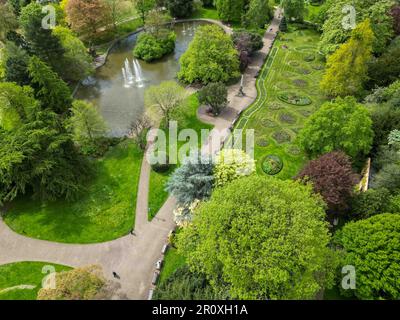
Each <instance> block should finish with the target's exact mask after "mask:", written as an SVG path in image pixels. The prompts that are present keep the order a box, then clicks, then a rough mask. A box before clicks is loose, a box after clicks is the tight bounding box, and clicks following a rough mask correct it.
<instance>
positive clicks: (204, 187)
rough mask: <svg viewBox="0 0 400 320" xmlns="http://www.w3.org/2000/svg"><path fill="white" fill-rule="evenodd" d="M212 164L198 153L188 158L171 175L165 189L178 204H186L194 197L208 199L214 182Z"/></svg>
mask: <svg viewBox="0 0 400 320" xmlns="http://www.w3.org/2000/svg"><path fill="white" fill-rule="evenodd" d="M213 170H214V164H213V163H212V161H211V160H210V159H207V158H205V157H202V156H201V155H200V154H199V155H197V156H192V157H191V158H188V159H187V160H186V161H185V162H184V163H183V164H182V165H181V166H180V167H179V168H177V169H176V170H175V171H174V173H173V174H172V175H171V177H170V178H169V180H168V182H167V186H166V190H167V191H168V192H169V193H170V194H171V195H173V196H174V197H175V198H176V200H177V202H178V205H180V206H188V205H190V204H191V203H193V201H195V200H196V199H198V200H203V199H208V198H209V197H210V196H211V191H212V187H213V184H214V175H213Z"/></svg>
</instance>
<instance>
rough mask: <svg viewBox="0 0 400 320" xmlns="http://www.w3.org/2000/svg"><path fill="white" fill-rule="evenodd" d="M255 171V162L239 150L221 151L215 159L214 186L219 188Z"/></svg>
mask: <svg viewBox="0 0 400 320" xmlns="http://www.w3.org/2000/svg"><path fill="white" fill-rule="evenodd" d="M255 171H256V166H255V161H254V159H252V158H250V156H249V155H248V154H246V153H245V152H244V151H242V150H239V149H223V150H222V151H220V152H219V153H218V155H217V157H216V159H215V168H214V176H215V185H216V186H218V187H220V186H223V185H226V184H227V183H229V182H231V181H233V180H236V179H238V178H240V177H243V176H248V175H250V174H252V173H254V172H255Z"/></svg>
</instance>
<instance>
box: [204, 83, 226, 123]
mask: <svg viewBox="0 0 400 320" xmlns="http://www.w3.org/2000/svg"><path fill="white" fill-rule="evenodd" d="M198 95H199V102H200V103H201V104H205V105H208V106H209V107H210V108H211V111H212V113H213V114H214V115H216V116H217V115H219V114H220V113H221V111H222V110H223V109H224V108H225V107H226V106H227V104H228V89H227V88H226V86H225V84H223V83H221V82H215V83H209V84H207V85H206V86H205V87H204V88H202V89H201V90H200V91H199V93H198Z"/></svg>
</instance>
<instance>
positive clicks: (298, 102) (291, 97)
mask: <svg viewBox="0 0 400 320" xmlns="http://www.w3.org/2000/svg"><path fill="white" fill-rule="evenodd" d="M278 98H279V100H281V101H283V102H286V103H289V104H293V105H295V106H307V105H310V104H311V103H312V101H311V99H310V98H309V97H306V96H300V95H298V94H296V93H283V94H280V95H279V96H278Z"/></svg>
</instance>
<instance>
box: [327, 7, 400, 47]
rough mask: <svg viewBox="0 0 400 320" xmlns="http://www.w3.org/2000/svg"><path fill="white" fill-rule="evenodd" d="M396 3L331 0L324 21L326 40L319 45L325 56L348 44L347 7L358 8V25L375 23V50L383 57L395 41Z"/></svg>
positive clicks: (373, 27) (356, 10)
mask: <svg viewBox="0 0 400 320" xmlns="http://www.w3.org/2000/svg"><path fill="white" fill-rule="evenodd" d="M393 4H394V1H392V0H379V1H376V0H353V1H348V0H329V1H327V3H326V5H325V7H326V14H325V15H324V17H323V20H322V23H323V27H322V31H323V33H322V37H321V42H320V45H319V48H320V50H321V51H322V52H323V53H325V54H331V53H333V52H334V51H335V50H336V49H337V48H338V47H339V45H340V44H342V43H344V42H345V41H346V40H347V39H348V38H349V37H350V35H351V32H352V30H351V28H343V21H344V19H345V21H346V22H349V21H347V19H346V18H347V17H349V14H350V12H346V13H343V8H345V5H351V6H353V7H354V8H355V12H356V22H361V21H364V20H365V19H370V20H371V27H372V30H373V32H374V35H375V37H374V44H373V50H374V52H375V53H382V52H383V51H384V50H385V47H386V44H387V43H388V42H389V40H390V39H391V38H392V37H393V17H392V16H391V15H390V9H391V8H392V6H393Z"/></svg>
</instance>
